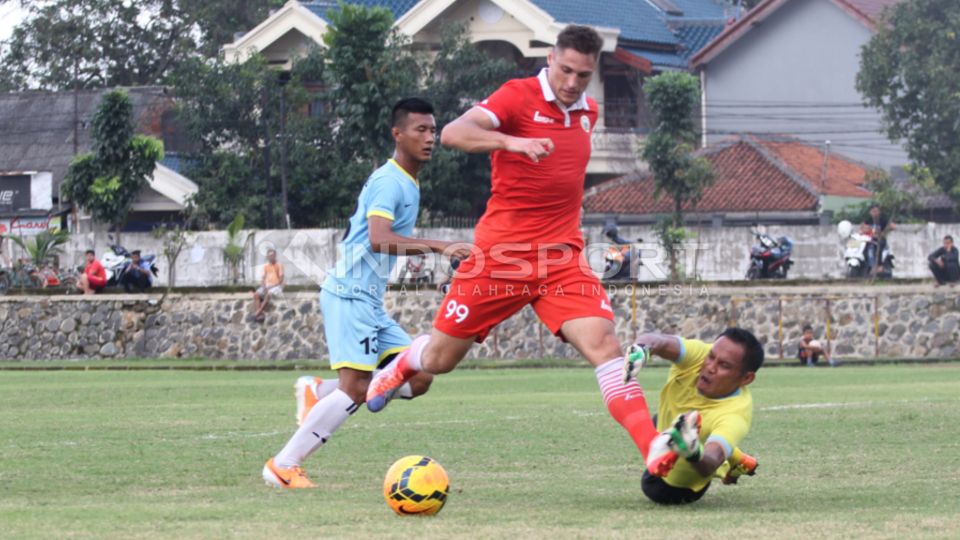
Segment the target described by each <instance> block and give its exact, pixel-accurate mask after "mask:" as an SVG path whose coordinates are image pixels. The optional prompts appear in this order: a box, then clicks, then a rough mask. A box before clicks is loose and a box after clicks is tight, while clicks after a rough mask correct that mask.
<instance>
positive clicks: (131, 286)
mask: <svg viewBox="0 0 960 540" xmlns="http://www.w3.org/2000/svg"><path fill="white" fill-rule="evenodd" d="M120 283H121V284H123V289H124V290H125V291H127V292H128V293H129V292H133V291H134V290H136V291H137V292H143V291H145V290H147V289H149V288H150V287H152V286H153V272H151V270H150V263H148V262H147V261H145V260H143V258H141V257H140V250H139V249H138V250H134V251H131V252H130V266H128V267H127V271H126V272H124V273H123V277H122V278H121V279H120Z"/></svg>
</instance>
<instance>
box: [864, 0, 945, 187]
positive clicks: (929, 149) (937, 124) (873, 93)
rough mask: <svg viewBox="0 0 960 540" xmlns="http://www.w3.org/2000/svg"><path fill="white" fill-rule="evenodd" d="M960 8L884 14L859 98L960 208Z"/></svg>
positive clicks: (910, 8) (918, 7) (867, 51)
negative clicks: (877, 115)
mask: <svg viewBox="0 0 960 540" xmlns="http://www.w3.org/2000/svg"><path fill="white" fill-rule="evenodd" d="M958 51H960V3H958V2H956V1H955V0H909V1H906V2H902V3H900V4H898V5H896V6H895V7H893V8H890V9H888V11H887V12H886V16H885V17H884V22H883V23H882V24H880V26H879V29H878V31H877V33H876V35H874V36H873V38H871V40H870V41H869V42H867V44H866V45H864V46H863V49H862V52H861V55H860V72H859V73H858V74H857V83H856V84H857V90H859V92H860V93H861V94H862V95H863V98H864V102H865V103H866V104H867V105H869V106H871V107H875V108H877V109H879V110H880V112H881V114H882V117H883V125H884V130H885V132H886V135H887V137H888V138H889V139H890V140H891V141H893V142H899V141H901V140H903V141H905V146H906V149H907V153H908V154H909V156H910V159H911V160H912V161H913V162H914V163H915V164H917V165H918V166H920V167H925V168H928V169H929V171H930V173H931V175H932V177H933V179H934V181H935V182H936V184H937V185H938V186H939V187H940V188H941V189H942V190H943V191H944V192H945V193H947V194H948V195H950V197H951V198H953V200H954V201H957V202H960V108H958V107H957V96H958V95H960V78H958V77H957V76H956V74H957V73H958V72H960V54H958Z"/></svg>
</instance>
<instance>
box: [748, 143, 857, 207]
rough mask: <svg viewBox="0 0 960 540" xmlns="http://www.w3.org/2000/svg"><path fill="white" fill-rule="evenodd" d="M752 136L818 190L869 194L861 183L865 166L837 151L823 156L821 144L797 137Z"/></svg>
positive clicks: (831, 192) (827, 192) (836, 193)
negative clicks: (817, 145) (812, 143)
mask: <svg viewBox="0 0 960 540" xmlns="http://www.w3.org/2000/svg"><path fill="white" fill-rule="evenodd" d="M752 139H753V140H754V141H755V142H757V143H758V144H760V145H761V146H763V147H764V148H765V149H767V150H769V151H770V152H771V153H773V154H774V155H775V156H776V158H777V159H779V160H780V162H781V163H783V164H784V165H786V166H787V167H789V168H790V170H792V171H793V172H795V173H796V174H797V175H799V176H800V177H801V178H802V179H804V180H805V181H807V182H809V185H810V187H811V188H812V189H814V190H816V191H817V192H818V193H821V194H823V195H834V196H838V197H863V198H867V197H869V196H870V192H869V191H868V190H867V189H866V188H864V187H863V185H864V182H865V181H866V176H867V169H866V168H865V167H864V166H863V165H859V164H857V163H855V162H853V161H851V160H849V159H847V158H845V157H843V156H842V155H840V154H837V153H836V152H830V155H829V157H828V156H824V152H823V148H818V147H815V146H811V145H809V144H805V143H802V142H800V141H798V140H796V139H787V138H781V139H770V138H764V139H760V138H757V137H753V138H752ZM825 158H826V159H825ZM824 161H826V163H827V171H826V175H824V174H823V172H824V171H823V164H824Z"/></svg>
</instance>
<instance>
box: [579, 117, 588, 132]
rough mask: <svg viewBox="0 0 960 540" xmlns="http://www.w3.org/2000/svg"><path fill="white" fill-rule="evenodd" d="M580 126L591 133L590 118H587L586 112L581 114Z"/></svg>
mask: <svg viewBox="0 0 960 540" xmlns="http://www.w3.org/2000/svg"><path fill="white" fill-rule="evenodd" d="M580 127H582V128H583V130H584V131H586V132H587V133H590V119H589V118H587V115H585V114H584V115H581V116H580Z"/></svg>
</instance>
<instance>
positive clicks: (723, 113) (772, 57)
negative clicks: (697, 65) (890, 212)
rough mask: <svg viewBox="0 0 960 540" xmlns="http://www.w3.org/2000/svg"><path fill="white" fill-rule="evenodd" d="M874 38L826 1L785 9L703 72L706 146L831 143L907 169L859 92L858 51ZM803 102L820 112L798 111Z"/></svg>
mask: <svg viewBox="0 0 960 540" xmlns="http://www.w3.org/2000/svg"><path fill="white" fill-rule="evenodd" d="M871 37H872V33H871V32H870V30H869V29H868V28H867V27H866V26H864V25H863V24H862V23H861V22H859V21H857V20H855V19H854V18H853V17H851V16H850V15H849V14H847V13H845V12H843V11H842V10H841V9H840V8H838V7H837V6H836V5H835V4H833V3H832V2H830V1H829V0H791V1H789V2H787V3H786V5H784V6H783V7H782V8H780V9H779V10H778V11H777V12H776V13H774V14H773V15H771V16H770V17H769V18H768V19H766V20H764V21H763V22H762V23H761V24H759V25H758V26H756V27H754V28H752V29H751V30H750V31H749V32H747V33H746V34H745V35H744V36H743V37H741V38H740V39H739V40H738V41H736V42H735V43H733V44H732V45H731V46H730V47H729V48H728V49H727V50H726V51H724V52H723V53H721V54H720V55H719V56H717V57H716V58H715V59H713V60H712V61H711V62H710V63H709V64H707V65H706V67H705V69H706V76H705V81H704V82H705V93H706V96H707V98H706V104H707V112H706V114H707V119H706V124H707V130H708V141H709V142H711V143H713V142H716V141H719V140H722V139H723V138H725V137H727V136H728V135H725V134H723V133H718V132H770V133H780V134H786V135H793V136H796V137H798V138H801V139H805V140H808V141H810V142H813V143H815V144H822V143H823V142H824V141H826V140H830V141H831V143H832V146H831V148H833V149H834V150H835V151H837V152H839V153H842V154H844V155H846V156H849V157H852V158H854V159H857V160H859V161H862V162H864V163H866V164H869V165H874V166H881V167H883V168H889V167H891V166H895V165H902V164H904V163H906V162H907V156H906V153H905V152H904V151H903V150H902V149H901V148H900V147H899V146H897V145H893V144H890V143H889V142H888V141H887V140H886V138H885V137H884V136H883V135H882V134H881V133H880V132H879V130H880V118H879V114H878V113H877V112H876V111H875V110H873V109H867V108H864V107H863V106H862V105H861V103H862V98H861V96H860V94H859V93H858V92H857V90H856V87H855V79H856V74H857V72H858V71H859V69H860V67H859V62H860V47H861V46H862V45H863V44H865V43H866V42H867V41H868V40H869V39H870V38H871ZM805 103H806V104H816V105H817V106H813V105H812V106H810V107H808V108H802V107H797V105H799V104H805ZM735 104H736V105H738V106H733V105H735ZM740 104H742V105H743V106H742V107H741V106H739V105H740ZM825 104H834V105H843V106H833V107H824V106H823V105H825ZM754 105H757V106H754ZM775 105H792V106H783V107H779V106H775Z"/></svg>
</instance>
